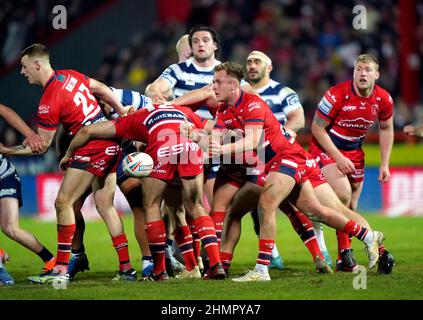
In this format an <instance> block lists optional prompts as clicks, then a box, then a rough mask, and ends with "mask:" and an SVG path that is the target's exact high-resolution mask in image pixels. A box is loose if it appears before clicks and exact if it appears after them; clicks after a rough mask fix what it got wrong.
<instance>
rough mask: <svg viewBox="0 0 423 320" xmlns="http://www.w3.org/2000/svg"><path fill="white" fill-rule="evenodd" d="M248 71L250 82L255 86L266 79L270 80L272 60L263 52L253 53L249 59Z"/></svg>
mask: <svg viewBox="0 0 423 320" xmlns="http://www.w3.org/2000/svg"><path fill="white" fill-rule="evenodd" d="M246 69H247V79H248V82H250V83H252V84H255V83H257V82H260V81H261V80H262V79H264V78H266V79H268V78H270V72H271V71H272V69H273V66H272V60H270V58H269V57H268V56H267V55H266V54H265V53H263V52H261V51H251V52H250V54H249V55H248V57H247V66H246Z"/></svg>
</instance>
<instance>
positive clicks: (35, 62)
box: [34, 60, 41, 71]
mask: <svg viewBox="0 0 423 320" xmlns="http://www.w3.org/2000/svg"><path fill="white" fill-rule="evenodd" d="M34 66H35V70H37V71H40V69H41V63H40V61H38V60H35V61H34Z"/></svg>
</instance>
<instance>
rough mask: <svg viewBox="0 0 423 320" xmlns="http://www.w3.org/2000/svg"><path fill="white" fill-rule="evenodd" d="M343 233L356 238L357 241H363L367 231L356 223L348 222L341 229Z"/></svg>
mask: <svg viewBox="0 0 423 320" xmlns="http://www.w3.org/2000/svg"><path fill="white" fill-rule="evenodd" d="M342 231H343V232H345V233H347V234H349V235H350V236H353V237H356V238H357V239H359V240H361V241H363V239H364V238H365V237H366V235H367V232H369V230H367V229H366V228H364V227H362V226H361V225H359V224H358V223H357V222H355V221H353V220H350V221H348V222H347V224H346V225H345V226H344V228H343V229H342Z"/></svg>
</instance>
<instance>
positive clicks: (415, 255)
mask: <svg viewBox="0 0 423 320" xmlns="http://www.w3.org/2000/svg"><path fill="white" fill-rule="evenodd" d="M366 217H367V218H368V220H369V222H370V223H371V224H372V225H373V226H374V228H375V229H378V230H382V231H383V232H384V233H385V236H386V238H387V239H386V241H385V244H386V247H387V248H388V249H389V250H390V251H391V252H392V253H393V254H394V256H395V258H396V267H395V269H394V272H393V274H391V275H379V274H377V273H376V272H375V270H367V281H366V289H359V290H357V289H354V286H353V281H354V277H355V276H357V274H348V273H335V274H332V275H331V274H329V275H319V274H317V273H316V272H315V270H314V265H313V263H312V260H311V256H310V254H309V253H308V251H306V249H305V247H304V245H303V244H302V242H301V240H300V239H299V237H298V236H297V235H296V233H295V232H294V230H293V229H292V227H291V226H290V224H289V221H288V219H287V218H286V217H285V216H283V215H281V214H278V218H277V221H278V235H277V245H278V248H279V251H280V252H281V254H282V256H283V259H284V264H285V269H284V270H283V271H275V270H271V277H272V281H270V282H265V283H234V282H232V281H230V280H224V281H202V280H189V281H178V280H176V279H173V278H172V279H171V280H169V281H168V282H163V283H151V282H148V283H147V282H137V283H112V281H111V279H112V277H114V275H115V273H116V270H117V256H116V253H115V251H114V248H113V247H112V243H111V239H110V237H109V235H108V233H107V230H106V227H105V225H104V223H103V222H102V221H96V222H87V225H86V236H85V237H86V238H85V246H86V251H87V254H88V257H89V260H90V267H91V270H90V271H88V272H87V271H86V272H84V273H81V274H78V275H77V277H76V280H75V281H74V282H73V283H71V284H69V285H68V287H67V289H66V290H56V289H54V288H53V287H52V286H37V285H32V284H30V283H28V282H26V277H27V276H29V275H34V274H37V273H39V271H40V270H41V267H42V263H41V260H40V259H39V258H38V257H37V256H36V255H34V254H32V253H31V252H29V251H28V250H26V249H24V248H23V247H22V246H20V245H18V244H16V243H15V242H13V241H11V240H10V239H7V238H6V237H5V236H4V235H3V234H1V235H0V243H1V246H2V247H3V248H4V249H6V251H8V252H9V254H10V255H11V261H10V263H8V264H7V265H6V267H7V269H8V271H9V272H10V273H11V274H12V275H13V277H14V278H15V281H16V284H15V285H14V286H11V287H0V299H1V300H4V299H14V300H26V299H31V300H32V299H36V300H38V299H40V300H50V299H60V300H67V299H73V300H78V299H105V300H109V299H113V300H119V299H122V300H132V299H139V300H162V299H163V300H215V299H218V300H238V299H242V300H282V299H300V300H303V299H304V300H309V299H313V300H316V299H317V300H319V299H335V300H343V299H356V300H369V299H377V300H382V299H418V300H421V299H422V298H423V291H422V288H423V254H422V252H423V241H422V236H421V230H422V229H423V219H422V218H418V217H401V218H385V217H382V216H377V215H371V214H369V215H366ZM124 224H125V230H126V232H127V235H128V239H129V246H130V254H131V259H132V263H133V265H134V267H136V269H137V270H139V269H140V267H141V263H140V252H139V249H138V247H137V244H136V241H135V237H134V235H133V232H132V230H133V222H132V217H131V216H130V215H127V216H125V217H124ZM21 225H22V227H24V228H26V229H27V230H31V231H32V232H33V233H34V234H36V235H37V236H38V237H39V239H40V240H41V241H42V242H43V243H44V244H45V245H46V246H47V247H48V248H49V249H50V250H51V251H52V252H54V253H55V252H56V237H57V235H56V225H55V224H54V223H41V222H39V221H37V220H34V219H32V218H22V219H21ZM324 230H325V235H326V242H327V245H328V248H329V251H330V253H331V255H332V258H333V259H335V258H336V237H335V232H334V230H333V229H330V228H329V227H325V229H324ZM257 246H258V242H257V238H256V236H255V234H254V231H253V228H252V222H251V218H250V217H249V216H246V217H245V218H244V221H243V233H242V237H241V240H240V243H239V245H238V247H237V249H236V251H235V257H234V260H233V264H232V268H231V270H230V272H231V277H233V276H238V275H241V274H243V272H244V271H245V270H247V269H248V268H252V267H253V266H254V264H255V259H256V256H257ZM353 247H354V249H355V255H356V258H357V260H358V262H359V263H360V264H363V265H367V258H366V256H365V254H364V252H362V250H361V249H362V248H363V245H362V243H360V242H359V241H358V240H353ZM360 283H363V282H360Z"/></svg>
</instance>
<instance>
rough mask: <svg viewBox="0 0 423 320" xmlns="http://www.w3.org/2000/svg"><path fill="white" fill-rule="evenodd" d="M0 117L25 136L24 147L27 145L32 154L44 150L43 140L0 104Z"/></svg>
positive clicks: (10, 110) (11, 111) (13, 112)
mask: <svg viewBox="0 0 423 320" xmlns="http://www.w3.org/2000/svg"><path fill="white" fill-rule="evenodd" d="M0 116H1V117H2V118H3V119H4V120H5V121H6V122H7V123H8V124H9V125H11V126H12V127H14V128H15V129H16V130H18V131H19V132H20V133H22V134H23V135H24V136H25V138H26V139H25V141H24V143H23V144H24V145H29V147H30V148H31V150H32V151H33V152H34V153H39V152H41V151H42V150H43V149H44V147H45V146H44V140H43V139H42V138H41V137H40V136H39V135H38V134H36V133H35V132H34V131H33V130H32V129H31V128H30V127H29V126H28V125H27V124H26V123H25V121H24V120H23V119H22V118H21V117H20V116H19V115H18V114H17V113H16V112H15V111H13V110H12V109H10V108H9V107H6V106H5V105H3V104H1V103H0Z"/></svg>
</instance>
